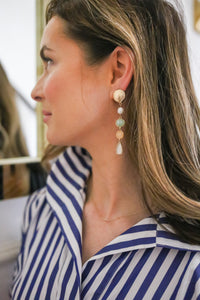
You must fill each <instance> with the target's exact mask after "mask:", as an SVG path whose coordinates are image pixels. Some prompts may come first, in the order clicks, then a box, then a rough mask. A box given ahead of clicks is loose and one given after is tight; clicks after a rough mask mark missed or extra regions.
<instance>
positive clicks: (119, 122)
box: [116, 119, 125, 128]
mask: <svg viewBox="0 0 200 300" xmlns="http://www.w3.org/2000/svg"><path fill="white" fill-rule="evenodd" d="M124 125H125V121H124V120H123V119H118V120H117V121H116V126H117V127H119V128H121V127H123V126H124Z"/></svg>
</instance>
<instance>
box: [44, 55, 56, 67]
mask: <svg viewBox="0 0 200 300" xmlns="http://www.w3.org/2000/svg"><path fill="white" fill-rule="evenodd" d="M42 60H43V62H45V66H48V65H49V64H52V62H53V60H52V59H51V58H49V57H47V56H43V57H42Z"/></svg>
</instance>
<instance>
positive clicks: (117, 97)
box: [113, 89, 125, 155]
mask: <svg viewBox="0 0 200 300" xmlns="http://www.w3.org/2000/svg"><path fill="white" fill-rule="evenodd" d="M124 99H125V92H124V91H123V90H120V89H119V90H116V91H115V92H114V93H113V100H114V101H115V102H117V103H118V104H119V107H118V109H117V113H118V114H119V118H118V119H117V121H116V123H115V124H116V126H117V127H118V130H117V132H116V138H117V140H118V142H117V147H116V154H118V155H121V154H122V153H123V148H122V143H121V140H122V139H123V137H124V132H123V131H122V127H123V126H124V125H125V121H124V119H123V118H122V114H123V112H124V109H123V107H122V102H123V101H124Z"/></svg>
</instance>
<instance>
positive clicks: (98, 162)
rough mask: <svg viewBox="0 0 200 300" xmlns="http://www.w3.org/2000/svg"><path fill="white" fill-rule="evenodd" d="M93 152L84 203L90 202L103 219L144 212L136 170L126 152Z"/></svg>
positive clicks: (143, 213) (124, 216)
mask: <svg viewBox="0 0 200 300" xmlns="http://www.w3.org/2000/svg"><path fill="white" fill-rule="evenodd" d="M102 152H103V151H101V153H100V152H99V153H94V154H93V155H92V154H91V155H92V158H93V165H92V176H91V178H90V179H89V182H88V192H87V203H88V204H91V205H93V207H94V208H95V210H96V211H97V213H98V215H99V216H100V217H101V219H102V220H104V221H105V222H111V221H115V220H118V219H121V218H128V217H129V216H130V217H132V216H134V215H136V214H139V215H141V214H142V215H145V216H146V214H147V213H146V209H145V208H144V206H143V196H142V188H141V182H140V177H139V174H138V172H137V170H136V168H134V167H133V163H132V162H130V161H129V159H128V155H127V154H126V153H124V154H122V155H120V156H119V155H116V154H115V153H111V154H110V156H109V155H108V152H106V154H105V155H104V153H102Z"/></svg>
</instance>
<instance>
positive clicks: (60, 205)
mask: <svg viewBox="0 0 200 300" xmlns="http://www.w3.org/2000/svg"><path fill="white" fill-rule="evenodd" d="M91 165H92V161H91V157H90V156H89V155H88V153H87V152H86V151H85V150H84V149H82V148H79V147H69V148H67V150H66V151H65V152H64V153H63V154H61V155H60V156H59V158H58V159H57V161H56V162H55V163H54V165H53V167H52V170H51V173H50V175H49V176H48V179H47V186H46V187H45V188H43V189H42V190H40V191H37V192H35V193H34V194H33V195H32V196H31V197H30V198H29V200H28V202H27V205H26V209H25V212H24V221H23V230H22V245H21V251H20V254H19V256H18V261H17V263H16V268H15V272H14V276H13V285H12V299H14V300H16V299H18V300H45V299H51V300H68V299H69V300H80V299H83V300H86V299H87V300H92V299H93V300H97V299H101V300H107V299H109V300H124V299H127V300H132V299H136V300H140V299H148V300H150V299H154V300H157V299H165V300H169V299H178V300H182V299H185V300H190V299H193V300H194V299H200V246H198V245H197V246H195V245H190V244H187V243H183V242H181V241H180V240H179V239H178V237H177V236H176V235H175V234H174V232H173V229H172V228H171V227H170V225H169V224H167V220H166V217H165V215H164V213H161V214H160V215H159V221H160V222H159V223H157V222H156V221H155V220H154V218H152V217H149V218H145V219H143V220H142V221H140V222H139V223H137V224H135V225H134V226H132V227H131V228H130V229H128V230H127V231H125V232H124V233H122V234H121V235H119V236H118V237H116V238H115V239H114V240H112V241H111V242H110V243H109V244H108V245H106V246H105V247H104V248H103V249H101V250H100V251H99V252H98V253H96V254H95V255H94V256H93V257H91V258H90V259H89V260H88V261H86V262H85V263H84V264H83V265H82V257H81V248H82V246H81V245H82V210H83V205H84V201H85V194H86V193H85V189H86V182H87V179H88V177H89V175H90V173H91Z"/></svg>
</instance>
